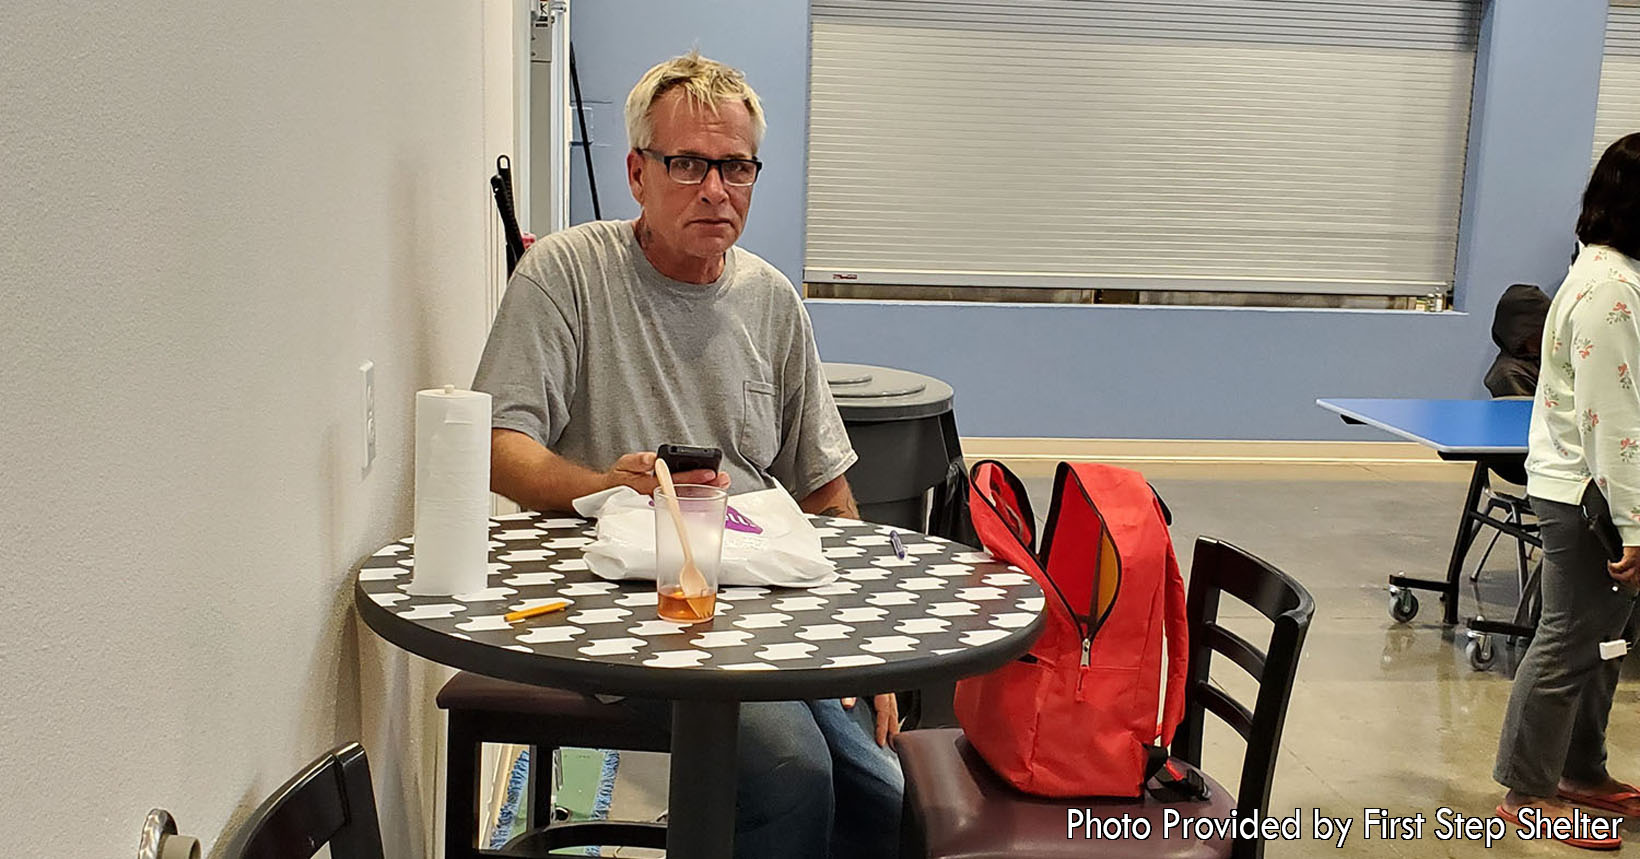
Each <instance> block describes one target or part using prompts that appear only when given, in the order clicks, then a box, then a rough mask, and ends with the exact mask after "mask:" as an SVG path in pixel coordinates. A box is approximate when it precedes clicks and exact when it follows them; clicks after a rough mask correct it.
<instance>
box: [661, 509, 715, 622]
mask: <svg viewBox="0 0 1640 859" xmlns="http://www.w3.org/2000/svg"><path fill="white" fill-rule="evenodd" d="M676 488H677V491H678V500H677V505H678V506H677V511H676V513H675V512H674V511H673V508H672V504H671V501H670V500H669V499H667V497H666V494H665V493H664V492H663V491H662V490H660V489H656V490H655V494H654V501H655V594H656V596H657V597H658V600H657V603H656V612H657V613H658V614H659V615H660V617H661V619H662V620H670V621H676V622H678V623H698V622H700V621H703V620H711V619H712V616H713V615H714V614H715V613H716V611H717V592H718V568H719V567H720V566H721V565H722V563H723V521H724V516H725V514H727V513H728V507H729V494H728V493H727V492H724V491H723V490H721V489H718V488H717V487H715V486H696V485H693V484H688V483H683V484H678V486H677V487H676ZM678 513H681V514H682V516H681V519H682V522H683V527H682V531H683V533H684V535H685V536H686V537H687V539H688V541H689V554H690V555H691V556H692V560H693V561H694V572H695V574H686V573H685V572H684V568H685V566H686V563H685V560H686V559H685V554H684V551H683V543H682V542H681V541H680V540H679V536H678V532H679V527H678V520H679V516H678V515H677V514H678Z"/></svg>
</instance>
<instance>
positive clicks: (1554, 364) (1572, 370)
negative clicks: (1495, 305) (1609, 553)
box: [1526, 245, 1640, 546]
mask: <svg viewBox="0 0 1640 859" xmlns="http://www.w3.org/2000/svg"><path fill="white" fill-rule="evenodd" d="M1637 310H1640V270H1637V268H1636V263H1635V261H1634V260H1631V259H1630V258H1628V257H1626V256H1624V255H1623V254H1621V253H1618V252H1617V251H1615V250H1613V249H1611V248H1609V247H1604V246H1602V245H1591V246H1589V247H1586V248H1584V249H1583V251H1582V253H1580V254H1578V257H1577V261H1576V262H1574V263H1572V268H1571V271H1569V272H1567V274H1566V280H1565V281H1563V282H1562V283H1561V285H1560V290H1559V291H1558V292H1556V293H1555V298H1554V301H1553V302H1551V303H1550V305H1549V318H1548V320H1547V321H1546V322H1545V323H1544V326H1543V353H1542V354H1543V367H1542V369H1541V370H1540V371H1539V374H1538V387H1537V400H1536V402H1535V403H1534V404H1533V406H1532V429H1531V447H1530V452H1529V453H1528V454H1527V457H1526V473H1527V482H1526V488H1527V491H1528V492H1530V493H1531V494H1532V495H1535V496H1537V497H1539V498H1545V499H1548V500H1550V501H1559V502H1562V503H1565V504H1576V503H1578V501H1579V500H1580V499H1581V498H1582V497H1583V487H1584V486H1585V485H1587V483H1588V482H1589V480H1590V479H1591V478H1592V479H1593V480H1594V481H1595V482H1597V483H1598V484H1599V485H1600V488H1601V489H1602V490H1604V491H1605V493H1606V499H1607V500H1608V501H1609V502H1610V503H1611V509H1612V518H1613V519H1615V520H1616V521H1617V529H1618V531H1619V532H1620V533H1621V534H1622V535H1623V543H1624V544H1625V545H1630V546H1635V545H1640V391H1637V390H1636V389H1635V385H1634V376H1635V373H1636V372H1637V370H1640V321H1637V320H1636V319H1635V311H1637Z"/></svg>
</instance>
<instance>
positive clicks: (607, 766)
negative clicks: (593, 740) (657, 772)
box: [586, 751, 621, 856]
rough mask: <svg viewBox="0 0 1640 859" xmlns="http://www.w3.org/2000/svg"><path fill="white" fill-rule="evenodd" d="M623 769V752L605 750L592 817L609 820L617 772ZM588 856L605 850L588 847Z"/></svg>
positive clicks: (598, 854) (597, 854)
mask: <svg viewBox="0 0 1640 859" xmlns="http://www.w3.org/2000/svg"><path fill="white" fill-rule="evenodd" d="M620 769H621V753H620V752H616V751H606V752H604V767H603V769H602V770H601V771H600V772H599V773H598V795H597V797H596V798H594V799H593V801H592V815H591V816H592V819H593V820H608V819H609V803H610V800H612V799H614V797H615V774H616V773H617V772H619V771H620ZM586 855H588V856H602V855H603V851H602V850H601V849H600V848H597V847H588V848H587V850H586Z"/></svg>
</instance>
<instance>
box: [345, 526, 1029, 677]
mask: <svg viewBox="0 0 1640 859" xmlns="http://www.w3.org/2000/svg"><path fill="white" fill-rule="evenodd" d="M369 557H371V556H367V557H366V558H364V559H361V560H360V561H359V563H357V564H355V565H354V566H353V577H354V583H353V605H354V607H355V608H356V609H357V611H358V612H359V617H360V618H361V619H363V620H364V622H365V625H367V626H369V627H370V629H371V630H372V631H374V632H375V633H376V634H377V635H378V636H380V637H381V638H382V639H383V640H385V641H387V642H389V643H390V644H393V645H395V646H397V647H399V648H401V649H403V650H406V651H409V652H410V653H414V654H415V655H417V656H420V657H422V658H423V659H427V660H430V661H432V662H437V663H439V664H440V665H447V666H449V667H451V668H456V669H460V670H462V671H469V672H472V673H474V674H483V675H485V676H488V677H495V678H497V679H500V680H511V681H513V682H515V683H528V684H530V685H533V686H553V687H556V688H559V689H569V690H572V691H576V692H585V693H589V694H606V695H627V696H632V697H642V698H658V699H665V700H700V701H713V700H736V701H797V700H812V699H820V698H841V697H848V696H864V695H876V694H880V693H884V692H898V691H902V690H906V689H913V688H919V687H923V686H928V685H931V684H936V683H942V682H950V681H953V680H959V679H961V678H964V677H972V676H974V675H977V674H985V673H987V672H990V671H994V670H996V669H998V668H1001V667H1002V666H1004V665H1006V664H1008V663H1009V662H1011V661H1013V660H1014V659H1016V658H1018V657H1019V656H1020V655H1022V654H1023V653H1025V651H1027V650H1029V649H1030V647H1031V645H1032V644H1033V643H1035V641H1036V638H1037V636H1038V635H1041V634H1042V627H1043V625H1044V624H1045V623H1046V617H1047V615H1046V613H1045V612H1037V615H1036V617H1035V618H1034V619H1032V621H1031V622H1030V623H1028V624H1026V625H1025V626H1023V627H1020V628H1019V629H1015V630H1008V632H1009V633H1010V634H1009V635H1007V636H1004V637H1003V638H999V639H997V640H996V641H992V642H987V643H986V644H981V645H976V646H974V647H968V648H965V649H964V650H963V651H962V652H960V653H952V654H948V655H946V656H942V657H939V658H938V660H937V661H931V662H929V661H919V662H916V663H912V664H904V663H895V662H892V661H890V662H885V663H883V664H881V665H854V666H848V667H843V668H803V669H777V670H775V671H724V670H722V669H715V668H714V669H703V668H650V667H646V666H642V665H618V664H613V663H608V662H599V661H595V660H587V661H581V660H575V659H565V658H562V657H553V658H544V657H542V656H540V655H538V654H533V653H523V652H521V651H517V650H509V649H507V648H505V647H496V646H495V645H491V644H485V643H483V642H476V641H469V642H462V641H458V640H456V639H452V638H451V637H450V636H449V635H448V634H446V633H440V632H436V631H434V630H431V629H428V628H426V627H424V626H422V625H420V624H418V623H415V622H413V621H407V620H403V619H401V618H399V617H398V616H397V615H395V614H394V613H393V612H392V611H390V610H388V609H387V608H386V607H385V606H382V605H379V604H377V602H376V601H375V600H373V599H371V598H370V594H369V593H368V592H366V591H365V589H364V586H363V584H362V583H361V582H359V581H358V571H359V568H360V567H361V566H362V565H363V564H364V563H365V562H366V561H368V560H369ZM1044 596H1045V595H1044ZM479 647H482V648H485V651H484V654H483V655H484V658H483V659H482V660H479V659H474V658H472V656H473V654H474V653H475V648H479ZM748 675H757V676H748Z"/></svg>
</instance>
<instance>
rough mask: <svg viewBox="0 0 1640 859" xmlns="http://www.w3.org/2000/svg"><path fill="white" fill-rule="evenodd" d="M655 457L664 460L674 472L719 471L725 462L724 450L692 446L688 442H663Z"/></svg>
mask: <svg viewBox="0 0 1640 859" xmlns="http://www.w3.org/2000/svg"><path fill="white" fill-rule="evenodd" d="M655 457H656V458H657V459H660V460H663V461H664V462H665V463H666V467H667V468H669V469H671V470H672V473H673V474H682V473H683V472H685V471H701V470H705V471H717V470H718V466H719V465H722V464H723V451H722V450H720V449H718V448H715V447H691V446H689V445H687V444H663V445H661V446H660V447H659V448H656V450H655Z"/></svg>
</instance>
